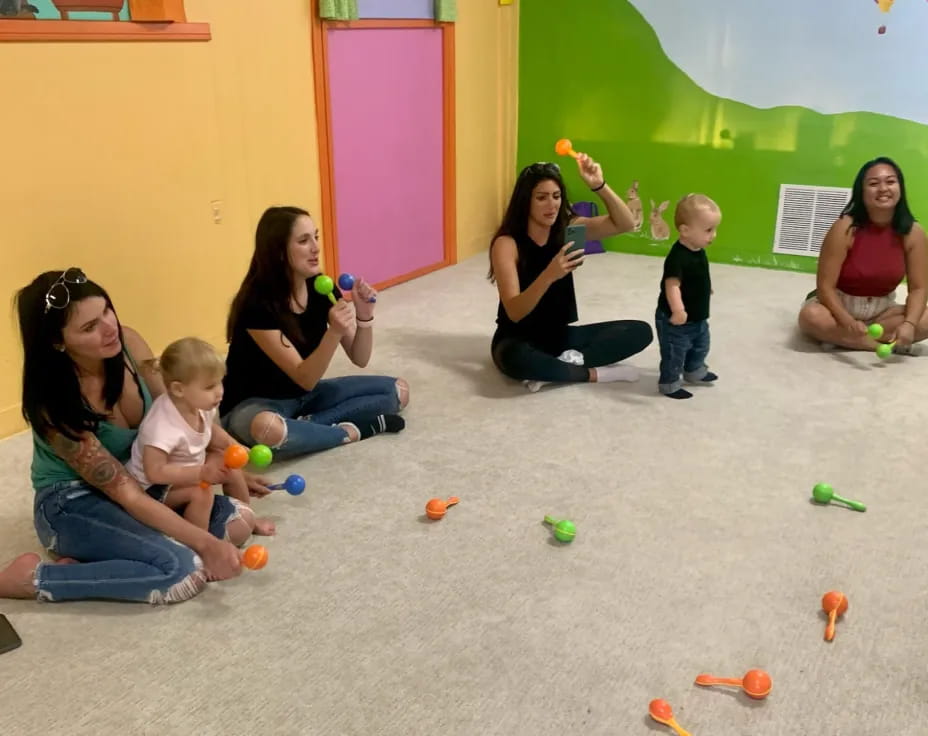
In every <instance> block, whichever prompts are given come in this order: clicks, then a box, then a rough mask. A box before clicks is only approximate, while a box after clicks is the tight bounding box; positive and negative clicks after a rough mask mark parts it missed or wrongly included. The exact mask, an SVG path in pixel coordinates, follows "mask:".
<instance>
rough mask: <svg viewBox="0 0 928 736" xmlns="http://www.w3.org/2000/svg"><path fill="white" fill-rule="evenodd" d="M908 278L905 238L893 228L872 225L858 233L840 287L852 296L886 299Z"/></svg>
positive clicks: (840, 276) (845, 260)
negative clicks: (883, 297) (906, 273)
mask: <svg viewBox="0 0 928 736" xmlns="http://www.w3.org/2000/svg"><path fill="white" fill-rule="evenodd" d="M904 277H905V246H904V244H903V237H902V236H901V235H899V233H897V232H896V231H895V230H893V229H892V228H891V227H880V226H877V225H873V224H870V225H866V226H864V227H861V228H858V229H857V230H855V232H854V243H853V244H852V245H851V248H850V250H848V252H847V256H846V257H845V259H844V263H843V264H842V265H841V273H840V274H839V275H838V283H837V284H836V286H837V287H838V289H839V290H841V291H843V292H844V293H845V294H850V295H851V296H886V295H887V294H889V293H891V292H892V291H893V290H894V289H895V288H896V287H897V286H899V284H900V282H901V281H902V279H903V278H904Z"/></svg>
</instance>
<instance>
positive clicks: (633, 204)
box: [625, 179, 644, 233]
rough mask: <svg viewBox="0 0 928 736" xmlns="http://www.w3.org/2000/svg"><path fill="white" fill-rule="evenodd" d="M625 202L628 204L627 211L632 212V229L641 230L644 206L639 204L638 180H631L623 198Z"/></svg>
mask: <svg viewBox="0 0 928 736" xmlns="http://www.w3.org/2000/svg"><path fill="white" fill-rule="evenodd" d="M625 204H627V205H628V210H629V212H631V213H632V219H634V221H635V227H634V228H633V229H634V231H635V232H636V233H637V232H638V231H639V230H641V223H642V222H644V208H643V207H642V206H641V198H640V197H639V196H638V180H637V179H635V181H633V182H632V186H631V188H630V189H629V190H628V196H626V198H625Z"/></svg>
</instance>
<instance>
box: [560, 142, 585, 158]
mask: <svg viewBox="0 0 928 736" xmlns="http://www.w3.org/2000/svg"><path fill="white" fill-rule="evenodd" d="M554 151H555V153H557V155H558V156H573V157H574V158H580V154H578V153H577V152H576V151H575V150H574V146H573V143H571V142H570V138H561V140H559V141H558V142H557V143H555V144H554Z"/></svg>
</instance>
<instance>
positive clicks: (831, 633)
mask: <svg viewBox="0 0 928 736" xmlns="http://www.w3.org/2000/svg"><path fill="white" fill-rule="evenodd" d="M837 617H838V609H837V608H832V609H831V610H830V611H829V612H828V626H826V627H825V641H831V640H832V639H834V638H835V619H836V618H837Z"/></svg>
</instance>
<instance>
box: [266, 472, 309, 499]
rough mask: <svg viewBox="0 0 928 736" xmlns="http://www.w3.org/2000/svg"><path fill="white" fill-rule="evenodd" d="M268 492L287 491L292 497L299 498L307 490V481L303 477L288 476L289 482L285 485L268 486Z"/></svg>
mask: <svg viewBox="0 0 928 736" xmlns="http://www.w3.org/2000/svg"><path fill="white" fill-rule="evenodd" d="M268 490H270V491H286V492H287V493H289V494H290V495H291V496H299V495H300V494H301V493H302V492H303V491H305V490H306V480H305V479H304V478H303V476H302V475H295V474H294V475H288V476H287V480H285V481H284V482H283V483H275V484H274V485H272V486H268Z"/></svg>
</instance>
